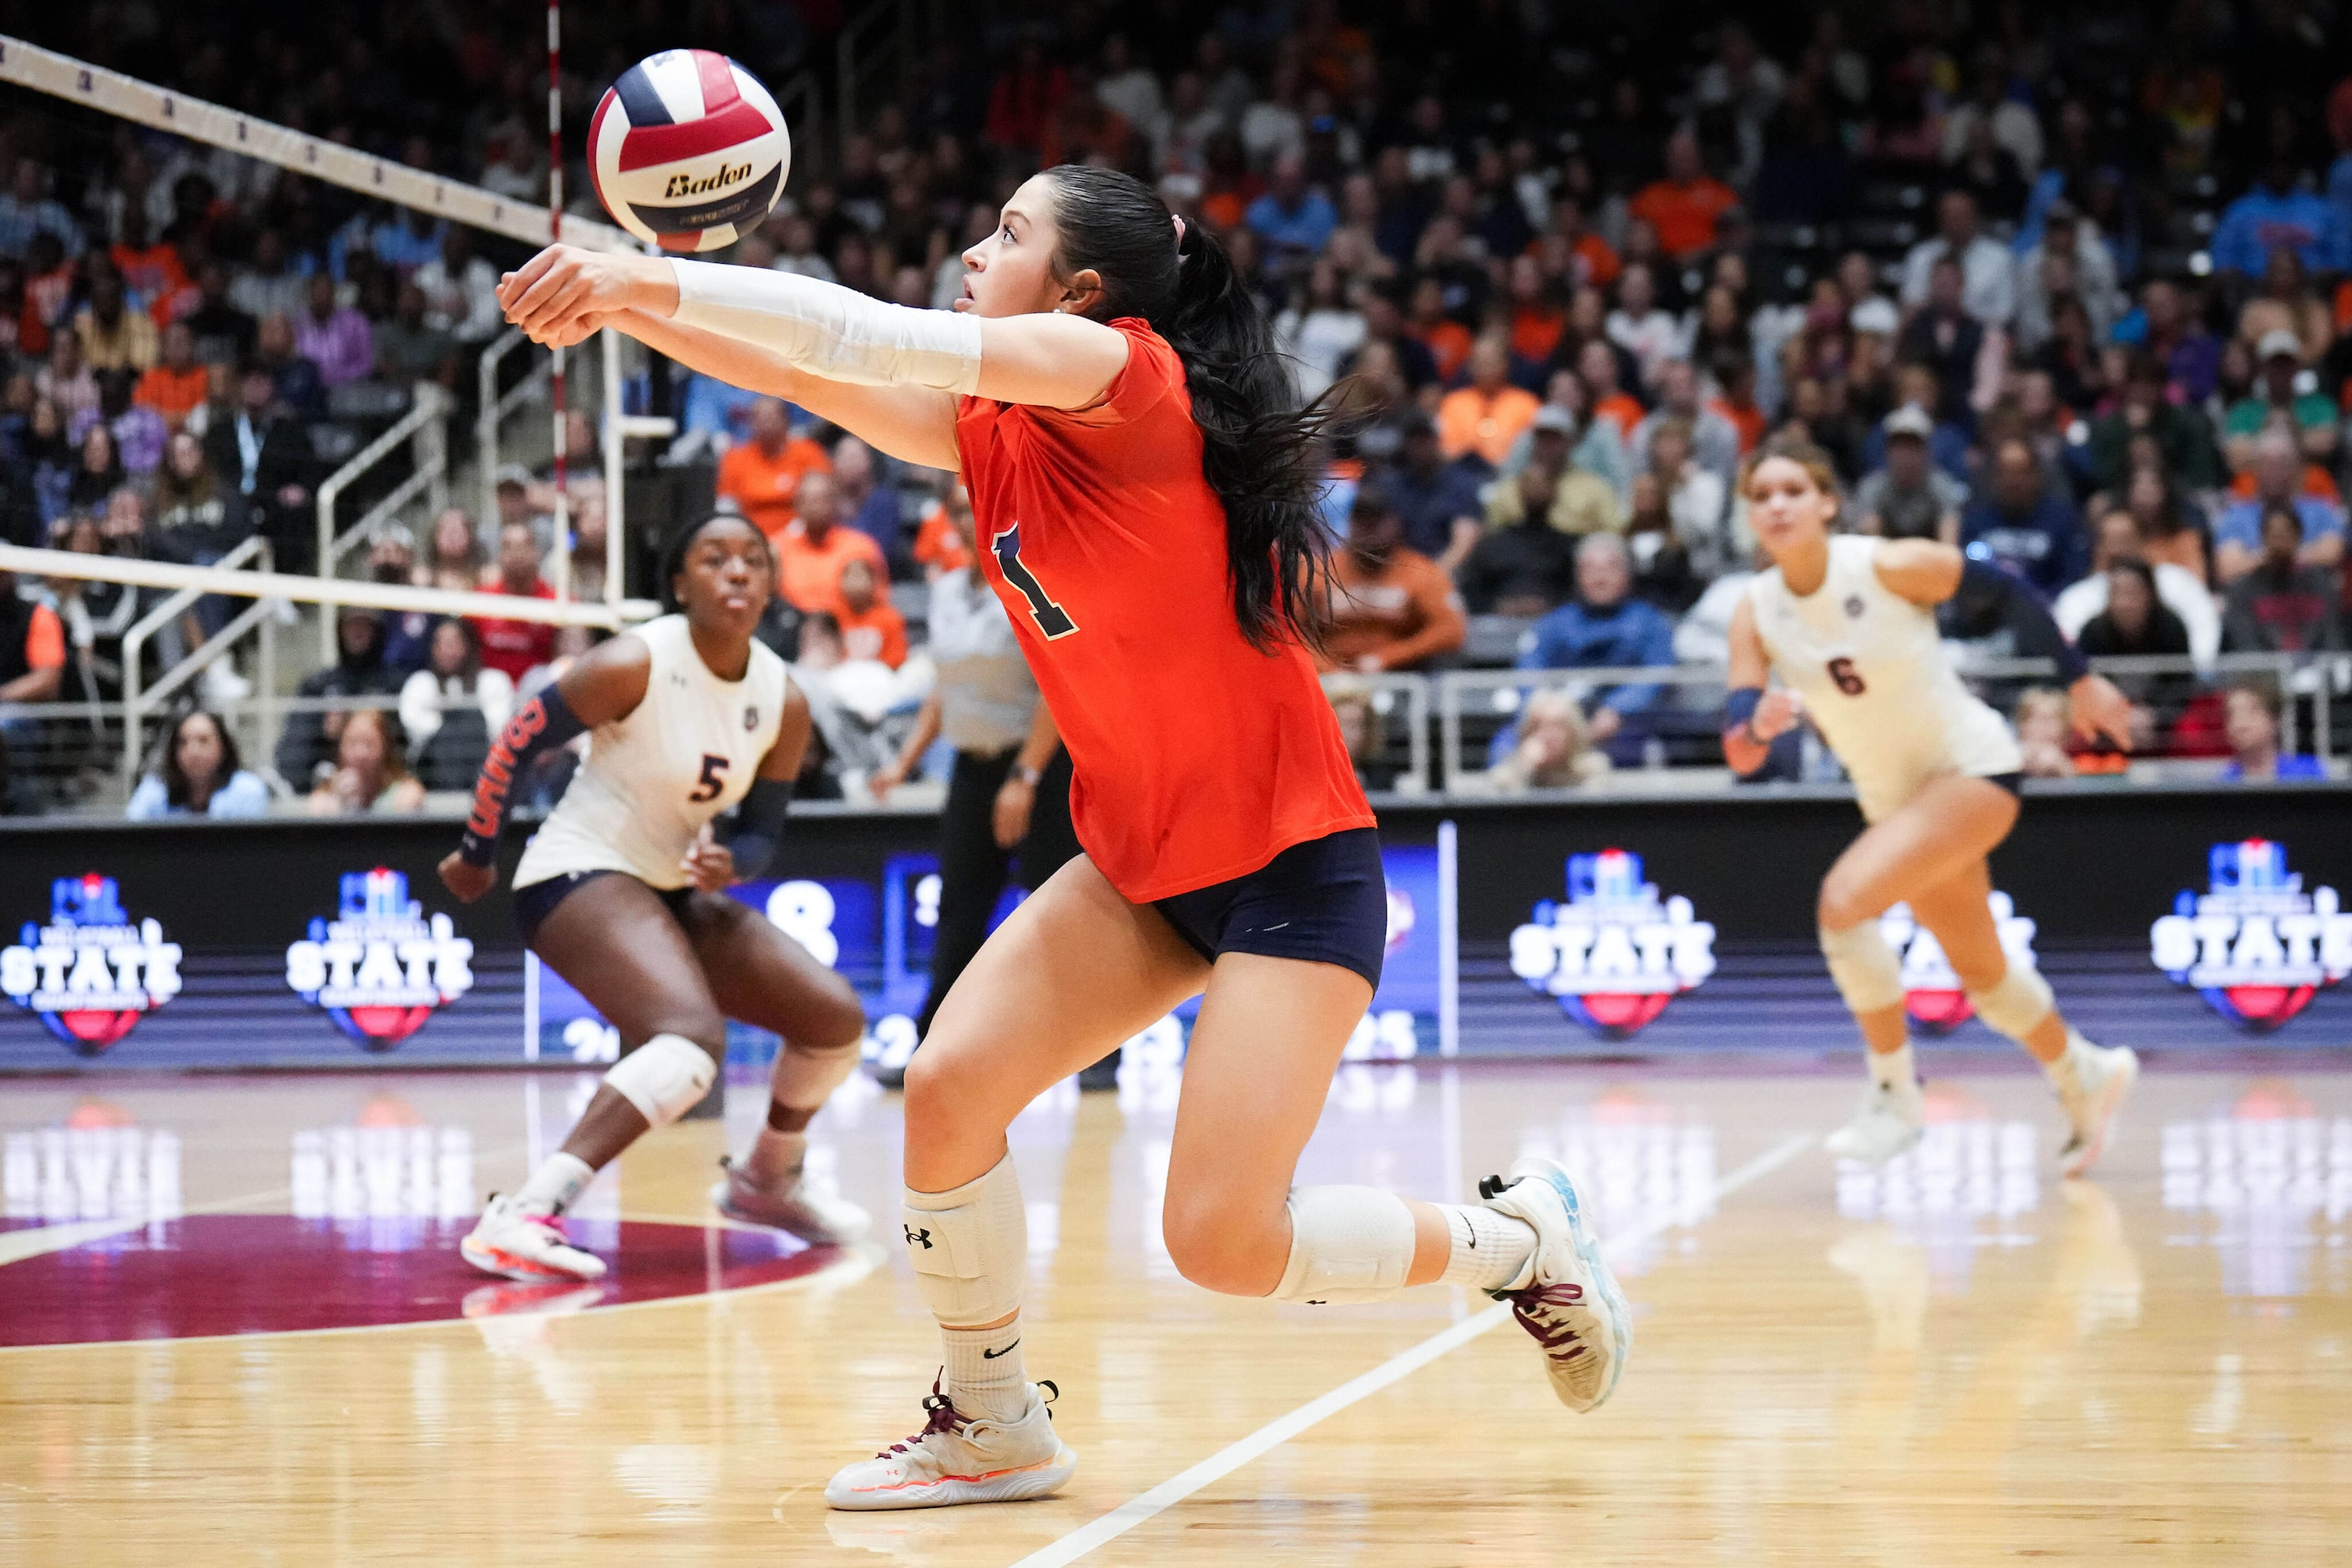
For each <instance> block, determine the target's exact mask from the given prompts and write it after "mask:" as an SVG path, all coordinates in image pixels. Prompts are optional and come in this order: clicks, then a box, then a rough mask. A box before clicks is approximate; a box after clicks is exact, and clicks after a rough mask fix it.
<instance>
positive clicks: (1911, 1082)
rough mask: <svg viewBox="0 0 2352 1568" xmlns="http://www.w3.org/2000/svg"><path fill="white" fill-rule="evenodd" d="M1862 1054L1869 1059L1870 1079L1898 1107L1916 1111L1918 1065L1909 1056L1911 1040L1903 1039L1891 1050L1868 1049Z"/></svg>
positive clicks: (1917, 1104)
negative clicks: (1883, 1090)
mask: <svg viewBox="0 0 2352 1568" xmlns="http://www.w3.org/2000/svg"><path fill="white" fill-rule="evenodd" d="M1863 1055H1864V1056H1865V1057H1867V1058H1869V1059H1870V1081H1871V1082H1873V1083H1874V1084H1876V1085H1877V1086H1878V1087H1879V1088H1881V1089H1885V1091H1886V1092H1887V1094H1888V1095H1889V1096H1890V1097H1891V1098H1893V1100H1895V1105H1896V1107H1897V1108H1898V1109H1901V1110H1910V1111H1915V1112H1916V1110H1918V1107H1919V1065H1918V1063H1917V1062H1916V1061H1914V1060H1913V1059H1912V1057H1911V1042H1910V1041H1909V1040H1906V1041H1904V1042H1903V1043H1902V1044H1901V1045H1900V1046H1897V1047H1895V1049H1893V1050H1891V1051H1869V1050H1866V1051H1864V1052H1863Z"/></svg>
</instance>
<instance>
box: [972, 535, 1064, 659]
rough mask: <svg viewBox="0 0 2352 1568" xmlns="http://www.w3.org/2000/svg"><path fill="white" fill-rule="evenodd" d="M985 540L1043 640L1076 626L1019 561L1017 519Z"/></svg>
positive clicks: (1052, 639) (1062, 635)
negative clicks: (1025, 601)
mask: <svg viewBox="0 0 2352 1568" xmlns="http://www.w3.org/2000/svg"><path fill="white" fill-rule="evenodd" d="M988 543H989V548H990V549H991V550H992V551H994V552H995V553H996V565H997V570H999V571H1001V572H1003V574H1004V580H1005V581H1006V582H1008V583H1010V584H1013V587H1014V588H1015V589H1016V590H1018V591H1019V593H1020V595H1021V596H1022V597H1023V598H1024V599H1026V600H1028V601H1029V618H1030V619H1031V620H1034V621H1035V622H1036V623H1037V629H1038V630H1039V631H1041V632H1043V633H1045V640H1046V641H1047V642H1052V641H1054V640H1055V639H1056V638H1058V637H1068V636H1069V635H1070V634H1071V633H1072V632H1074V631H1076V630H1077V629H1078V623H1077V622H1076V621H1074V620H1072V619H1070V615H1069V612H1068V611H1066V610H1065V609H1063V608H1062V606H1061V605H1057V604H1055V602H1054V596H1053V595H1050V594H1048V593H1046V592H1045V584H1043V583H1040V582H1039V581H1037V574H1035V573H1034V572H1032V571H1030V570H1029V568H1028V567H1027V566H1026V565H1024V564H1023V563H1022V560H1021V525H1020V524H1019V523H1017V522H1016V523H1014V524H1013V526H1012V527H1011V528H1008V529H1006V530H1005V531H1003V532H1002V533H999V534H993V535H992V536H991V537H990V539H989V542H988Z"/></svg>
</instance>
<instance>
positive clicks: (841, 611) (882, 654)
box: [833, 595, 907, 669]
mask: <svg viewBox="0 0 2352 1568" xmlns="http://www.w3.org/2000/svg"><path fill="white" fill-rule="evenodd" d="M833 614H834V618H835V620H837V621H839V622H840V623H841V647H842V651H843V652H844V653H845V654H847V655H848V656H849V657H850V658H878V659H880V660H881V661H882V662H883V663H884V664H887V665H888V666H889V667H890V668H893V669H896V668H898V667H899V666H900V665H902V664H904V663H906V662H907V617H906V616H902V615H900V614H899V613H898V606H897V605H893V604H892V603H891V602H890V601H889V600H888V599H886V598H883V597H881V596H880V595H877V596H876V597H875V600H874V603H872V604H871V605H867V606H866V608H865V609H864V610H863V611H858V610H853V609H851V608H850V607H849V605H848V603H847V602H846V601H844V602H843V603H841V604H839V605H835V606H834V611H833Z"/></svg>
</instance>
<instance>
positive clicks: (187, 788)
mask: <svg viewBox="0 0 2352 1568" xmlns="http://www.w3.org/2000/svg"><path fill="white" fill-rule="evenodd" d="M191 719H207V720H210V721H212V726H213V733H214V734H215V735H218V736H219V737H220V745H221V765H220V772H219V773H217V774H215V776H214V780H213V788H215V790H217V789H218V788H220V786H221V785H223V784H226V783H227V782H228V781H229V780H231V779H233V778H235V777H236V771H237V770H238V769H239V768H241V767H243V766H245V760H244V759H243V758H242V757H240V756H239V755H238V754H237V750H236V736H235V735H232V734H230V733H229V729H228V726H227V725H226V724H224V723H222V722H221V718H220V715H219V714H217V713H215V712H214V711H212V710H210V709H208V708H191V709H189V710H187V711H186V712H185V713H183V714H181V715H180V718H179V721H178V722H177V723H175V724H173V726H172V728H171V731H170V732H169V733H168V734H166V735H165V736H164V737H163V765H162V766H161V767H160V768H158V769H157V770H156V771H157V772H159V773H162V774H163V798H164V799H165V800H166V801H169V802H170V803H171V804H172V805H175V806H192V805H194V801H193V800H192V799H191V798H190V796H191V795H193V794H194V781H193V780H191V779H190V778H189V777H188V773H187V770H186V769H185V768H183V767H182V766H180V731H183V730H184V729H186V728H187V727H188V721H189V720H191Z"/></svg>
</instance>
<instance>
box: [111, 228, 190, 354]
mask: <svg viewBox="0 0 2352 1568" xmlns="http://www.w3.org/2000/svg"><path fill="white" fill-rule="evenodd" d="M121 235H122V237H121V238H120V239H118V240H116V241H115V242H114V244H113V245H112V246H110V247H108V249H107V253H106V255H107V259H109V260H110V261H112V262H113V263H114V266H115V269H116V270H117V271H118V272H120V273H121V274H122V287H123V290H124V292H126V293H127V294H129V295H130V297H131V309H132V310H145V311H148V312H149V313H150V314H151V315H152V317H153V318H154V321H155V324H156V325H157V326H159V327H160V326H162V325H163V324H164V323H165V322H166V321H170V320H171V317H170V316H168V315H166V314H164V313H163V312H162V311H160V310H157V309H156V307H158V306H159V305H162V304H163V303H164V302H165V301H166V300H170V299H172V298H173V296H175V295H177V294H178V293H179V292H180V290H182V289H185V288H186V287H187V286H188V269H187V268H186V266H185V265H184V264H183V263H182V262H181V260H180V252H179V249H178V247H175V246H173V245H172V244H171V243H170V242H168V241H158V242H156V243H154V244H152V245H151V244H149V243H148V233H147V213H146V209H145V208H144V207H142V206H141V205H140V204H139V203H137V202H125V203H124V204H123V205H122V227H121Z"/></svg>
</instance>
